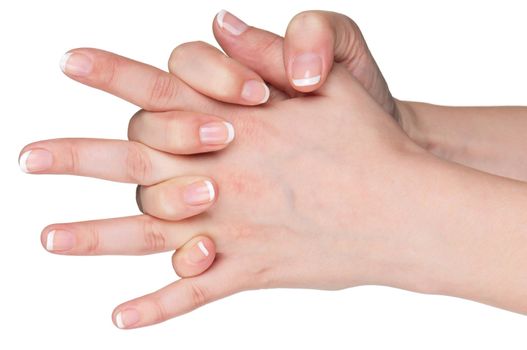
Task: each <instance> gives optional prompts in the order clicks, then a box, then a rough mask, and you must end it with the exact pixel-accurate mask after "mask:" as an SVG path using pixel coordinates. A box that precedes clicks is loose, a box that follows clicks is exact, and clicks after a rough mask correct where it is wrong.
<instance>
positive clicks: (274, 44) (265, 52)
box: [257, 36, 282, 63]
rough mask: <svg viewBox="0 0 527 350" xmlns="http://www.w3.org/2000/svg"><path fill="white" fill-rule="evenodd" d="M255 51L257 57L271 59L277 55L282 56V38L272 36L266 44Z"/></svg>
mask: <svg viewBox="0 0 527 350" xmlns="http://www.w3.org/2000/svg"><path fill="white" fill-rule="evenodd" d="M257 50H258V51H259V54H258V55H257V56H258V57H271V56H273V55H276V54H278V53H279V54H280V55H282V38H281V37H280V36H273V37H272V38H271V39H269V40H268V41H267V42H264V43H262V44H261V45H259V47H258V48H257ZM264 63H265V62H264Z"/></svg>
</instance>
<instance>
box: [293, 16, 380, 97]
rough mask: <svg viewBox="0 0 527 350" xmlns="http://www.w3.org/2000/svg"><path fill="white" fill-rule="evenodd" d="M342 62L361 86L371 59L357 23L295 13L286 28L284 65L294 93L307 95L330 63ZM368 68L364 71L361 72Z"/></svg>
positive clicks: (342, 17) (323, 79) (313, 88)
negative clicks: (298, 92)
mask: <svg viewBox="0 0 527 350" xmlns="http://www.w3.org/2000/svg"><path fill="white" fill-rule="evenodd" d="M334 61H335V62H338V63H340V62H342V63H344V64H345V66H346V67H347V68H348V69H349V70H350V71H351V73H352V74H353V75H354V76H355V78H357V79H358V80H359V81H360V82H361V83H362V84H363V85H365V84H366V83H367V82H368V81H367V80H366V79H371V78H372V77H371V76H364V74H365V72H372V71H373V70H372V69H370V68H371V65H372V64H373V65H374V62H373V59H372V57H371V55H370V53H369V51H368V48H367V45H366V42H365V40H364V38H363V36H362V34H361V31H360V29H359V27H358V26H357V24H355V22H354V21H353V20H351V19H350V18H349V17H347V16H344V15H342V14H340V13H335V12H328V11H305V12H301V13H299V14H297V15H296V16H295V17H294V18H293V19H292V20H291V22H290V23H289V26H288V27H287V31H286V35H285V40H284V62H285V66H286V70H287V76H288V78H289V81H290V82H291V84H292V86H293V87H295V89H296V90H298V91H303V92H310V91H314V90H316V89H318V88H319V87H320V86H322V85H323V84H324V81H325V80H326V77H327V76H328V74H329V72H330V71H331V67H332V65H333V62H334ZM365 68H368V69H365Z"/></svg>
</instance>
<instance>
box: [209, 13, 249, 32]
mask: <svg viewBox="0 0 527 350" xmlns="http://www.w3.org/2000/svg"><path fill="white" fill-rule="evenodd" d="M216 21H218V26H219V27H220V28H221V29H225V30H226V31H228V32H229V33H231V34H232V35H240V34H241V33H243V32H245V31H246V30H247V28H249V27H248V26H247V24H245V23H244V22H243V21H242V20H241V19H239V18H238V17H236V16H234V15H233V14H232V13H230V12H227V11H225V10H221V11H220V12H218V14H217V15H216Z"/></svg>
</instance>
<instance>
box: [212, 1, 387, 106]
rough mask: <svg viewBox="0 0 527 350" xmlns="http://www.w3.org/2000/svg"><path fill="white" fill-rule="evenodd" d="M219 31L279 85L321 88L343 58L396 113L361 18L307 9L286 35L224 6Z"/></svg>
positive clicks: (237, 54) (234, 53)
mask: <svg viewBox="0 0 527 350" xmlns="http://www.w3.org/2000/svg"><path fill="white" fill-rule="evenodd" d="M213 31H214V36H215V37H216V40H217V41H218V43H219V44H220V46H221V47H222V48H223V50H224V51H225V52H226V53H227V54H228V55H229V56H230V57H232V58H234V59H235V60H237V61H238V62H240V63H242V64H243V65H245V66H247V67H249V68H251V69H253V70H254V71H255V72H256V73H258V74H259V75H260V76H261V77H262V78H263V79H264V80H266V81H267V82H269V83H271V84H272V85H273V86H275V87H277V88H278V89H280V90H282V91H285V92H287V93H288V94H289V95H295V94H296V92H298V91H300V92H312V91H315V90H318V89H319V88H320V87H321V86H322V85H323V84H324V82H325V81H326V78H327V76H328V74H329V72H330V71H331V68H332V66H333V63H334V62H338V63H342V64H343V65H344V67H346V69H347V70H348V71H349V72H350V73H351V74H352V75H353V76H354V77H355V79H357V80H358V82H359V83H360V84H361V85H362V86H363V87H364V88H365V89H366V90H367V91H368V92H369V93H370V95H372V97H374V99H375V100H376V102H377V103H379V104H380V105H381V106H383V108H384V109H385V110H386V111H387V112H389V113H390V114H392V113H393V109H394V105H393V98H392V96H391V94H390V91H389V89H388V86H387V84H386V81H385V80H384V78H383V76H382V73H381V72H380V70H379V68H378V66H377V64H376V62H375V60H374V59H373V56H372V55H371V53H370V51H369V49H368V47H367V45H366V41H365V40H364V37H363V36H362V33H361V31H360V29H359V27H358V26H357V24H356V23H355V22H354V21H353V20H351V19H350V18H349V17H346V16H344V15H342V14H339V13H335V12H327V11H306V12H301V13H299V14H297V15H296V16H295V17H294V18H293V19H292V20H291V22H290V23H289V26H288V28H287V32H286V35H285V40H284V39H283V38H282V37H280V36H278V35H276V34H273V33H270V32H268V31H264V30H262V29H258V28H255V27H250V26H248V25H247V24H245V23H244V22H243V21H241V20H240V19H238V18H237V17H235V16H234V15H232V14H231V13H229V12H226V11H224V10H222V11H220V13H218V15H217V16H216V19H215V21H214V25H213Z"/></svg>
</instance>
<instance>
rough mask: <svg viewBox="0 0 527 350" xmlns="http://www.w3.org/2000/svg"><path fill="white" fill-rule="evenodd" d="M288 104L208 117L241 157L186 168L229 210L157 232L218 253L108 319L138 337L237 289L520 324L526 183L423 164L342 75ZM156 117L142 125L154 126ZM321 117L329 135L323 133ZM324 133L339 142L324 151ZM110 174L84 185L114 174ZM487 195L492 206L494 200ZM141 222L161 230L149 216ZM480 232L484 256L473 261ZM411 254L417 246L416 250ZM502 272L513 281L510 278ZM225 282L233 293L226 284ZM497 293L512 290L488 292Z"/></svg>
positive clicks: (340, 70) (217, 157) (149, 196)
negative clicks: (335, 294)
mask: <svg viewBox="0 0 527 350" xmlns="http://www.w3.org/2000/svg"><path fill="white" fill-rule="evenodd" d="M192 48H193V46H192V45H190V46H189V47H187V48H186V50H190V51H191V52H192ZM188 56H189V57H192V56H193V55H188ZM108 57H111V56H108ZM123 62H124V61H123ZM179 62H180V63H181V62H182V61H181V60H180V61H179ZM183 62H184V60H183ZM126 64H130V62H127V63H126ZM143 68H144V67H143ZM91 83H93V81H91ZM92 85H96V84H92ZM153 86H155V84H154V85H153ZM182 86H183V85H182ZM107 91H116V90H112V89H108V90H107ZM178 91H183V93H186V92H187V90H185V89H178ZM116 92H117V93H116V95H120V92H118V91H116ZM121 95H124V94H121ZM287 95H288V94H287V92H284V93H281V94H280V93H278V94H277V95H276V98H272V99H271V101H270V103H269V104H268V106H266V107H255V108H251V109H247V108H233V107H231V106H223V105H218V104H217V103H213V102H211V103H210V104H208V102H207V104H204V105H201V107H202V108H204V109H206V110H208V111H216V112H217V113H218V115H220V116H222V114H223V113H225V112H228V115H223V118H225V119H226V120H229V121H230V122H231V123H232V124H233V125H234V126H235V128H236V131H237V139H236V147H231V148H229V149H226V150H224V151H222V152H219V153H218V154H210V155H207V156H206V157H200V158H196V159H195V160H193V161H192V163H193V164H192V165H191V164H188V166H189V168H188V169H191V171H192V172H193V173H200V174H205V175H209V176H211V174H215V180H216V182H217V186H218V187H219V189H221V206H216V207H214V208H212V209H210V210H209V211H208V212H207V213H206V214H205V215H200V216H198V217H194V218H192V219H187V220H184V221H180V222H177V223H175V222H173V223H169V224H167V226H166V227H163V226H158V227H157V228H158V229H157V230H156V231H155V232H158V235H159V236H160V237H163V239H160V240H162V241H163V240H164V241H166V240H165V238H168V237H165V236H164V232H165V231H167V228H168V226H170V227H173V228H174V230H175V229H181V230H178V231H181V232H184V231H187V232H208V233H209V235H210V237H211V238H212V239H213V240H214V241H215V242H216V244H217V250H218V252H219V253H220V255H219V256H218V259H217V261H216V262H215V263H214V265H213V266H212V268H211V269H209V270H208V271H207V272H206V273H204V274H203V275H201V276H198V277H192V278H187V279H183V280H180V281H178V282H176V283H174V284H172V285H169V286H167V287H165V288H164V289H162V290H160V291H158V292H155V293H153V294H150V295H148V296H145V297H143V298H139V299H136V300H134V301H131V302H129V303H126V304H124V305H121V306H120V307H118V308H117V310H116V312H115V313H114V317H115V315H116V314H117V313H118V312H122V313H125V314H128V315H129V314H130V312H133V311H134V310H135V312H137V313H138V314H139V318H138V319H137V320H136V321H135V323H134V324H131V325H129V327H137V326H144V325H149V324H152V323H155V322H160V321H163V320H165V319H167V318H170V317H174V316H177V315H179V314H181V313H184V312H187V311H189V310H191V309H193V308H195V307H198V306H200V305H202V304H204V303H206V302H210V301H212V300H215V299H217V298H220V297H224V296H226V295H229V294H232V293H235V292H238V291H241V290H247V289H253V288H264V287H309V288H323V289H338V288H345V287H350V286H354V285H360V284H384V285H390V286H395V287H399V288H406V289H410V290H415V291H420V292H428V293H442V294H449V295H456V296H461V297H466V298H470V299H474V300H478V301H482V302H486V303H489V304H493V305H497V306H500V307H506V308H510V309H513V310H515V311H520V312H525V302H524V301H523V298H522V297H521V295H522V291H523V290H525V283H523V282H522V281H523V280H525V279H524V278H523V279H522V278H521V276H518V275H517V274H518V273H519V272H518V271H521V265H522V264H524V263H525V261H524V260H525V258H524V256H525V252H524V251H523V250H522V249H521V248H516V249H515V250H514V251H511V250H510V246H509V245H508V244H510V243H511V242H513V243H514V244H515V245H514V247H521V246H523V245H524V244H522V243H523V240H525V238H524V237H525V229H524V227H525V225H524V223H525V216H524V214H523V213H524V212H525V210H524V209H525V208H523V206H524V204H523V203H524V201H525V196H526V194H527V193H526V189H525V186H524V185H523V184H521V183H518V182H516V181H512V180H506V179H501V178H497V177H494V176H491V175H488V174H483V173H479V172H477V171H474V170H471V169H468V168H465V167H462V166H458V165H455V164H449V163H446V162H443V161H440V160H438V159H437V158H436V157H433V156H432V155H430V154H429V153H427V152H425V151H424V150H423V149H422V148H420V147H418V146H417V145H416V144H415V143H414V142H412V141H411V140H410V139H409V138H407V137H406V135H405V134H404V133H403V132H402V130H401V129H400V128H399V126H398V125H397V124H396V123H395V122H394V119H393V118H391V116H390V115H389V114H388V113H386V111H385V110H384V108H382V107H381V106H379V105H378V103H377V101H376V100H375V99H373V98H372V97H371V93H370V92H369V91H367V90H365V89H364V88H363V86H361V84H359V83H357V81H356V80H355V79H353V78H352V76H351V75H350V74H349V72H348V71H347V70H346V69H345V67H342V66H341V65H337V66H336V67H335V69H334V70H333V71H332V73H330V75H329V77H328V78H327V80H326V84H325V85H324V86H323V87H322V88H321V89H319V90H318V92H317V94H316V95H314V96H310V97H307V98H291V99H289V98H286V97H285V96H287ZM150 96H152V94H150ZM128 97H129V96H128ZM170 97H171V98H172V97H174V96H170ZM125 98H126V97H125ZM129 98H130V97H129ZM159 100H160V101H164V100H163V98H161V99H159ZM173 100H174V101H177V99H173ZM196 100H199V99H198V98H196ZM187 101H188V100H187ZM201 101H204V100H203V99H202V100H201ZM165 102H166V101H165ZM179 103H181V101H179ZM203 106H205V107H203ZM162 108H166V107H160V108H159V110H161V109H162ZM148 113H151V112H148ZM148 113H146V114H143V115H146V116H148V115H152V114H148ZM298 115H302V123H301V124H299V123H298V121H297V119H296V118H297V116H298ZM320 115H324V116H325V120H326V122H325V123H320V118H319V116H320ZM153 130H155V128H154V129H153ZM153 134H154V135H155V132H154V133H153ZM328 134H331V135H335V136H334V137H333V138H332V139H331V140H328V139H327V135H328ZM52 142H53V141H52ZM51 144H52V143H51ZM264 145H265V147H263V146H264ZM306 145H316V146H315V147H309V148H306ZM41 146H43V147H44V146H46V145H41ZM47 146H50V143H48V144H47ZM84 146H87V147H88V148H89V147H90V145H86V144H85V145H84ZM120 146H122V145H120ZM125 147H127V146H125ZM133 147H136V146H133ZM158 147H159V148H162V147H163V145H161V146H159V145H158ZM107 148H108V147H107ZM110 148H111V147H110ZM255 148H256V149H255ZM255 151H257V152H255ZM145 152H150V151H145ZM60 153H61V152H60V151H57V158H58V157H59V155H60ZM148 154H149V155H150V154H151V155H153V154H154V153H148ZM81 161H82V162H83V161H85V159H81ZM163 162H166V163H167V164H168V163H174V164H177V165H178V166H179V167H176V166H172V167H170V166H169V167H168V169H169V170H172V171H173V169H176V168H180V165H181V164H185V165H186V163H184V162H183V163H181V159H180V158H177V157H175V156H174V157H171V158H170V159H169V158H166V159H163ZM152 163H155V161H154V162H152ZM178 163H179V164H178ZM242 165H243V166H242ZM343 165H344V166H343ZM95 166H96V165H95V164H91V167H75V168H74V169H87V168H91V169H94V167H95ZM131 168H133V167H131ZM299 169H300V171H299ZM55 171H56V172H60V169H55ZM106 171H107V172H108V173H104V172H103V171H102V170H98V171H93V172H92V173H90V172H88V171H85V172H84V173H81V175H92V174H96V175H97V176H99V177H103V178H110V177H112V176H116V175H115V174H109V173H110V172H111V171H110V170H106ZM180 171H181V170H180ZM185 171H186V170H185ZM169 172H170V171H167V172H166V175H168V174H169ZM71 173H73V172H71ZM302 174H310V176H307V177H306V176H299V175H302ZM386 174H390V176H389V179H415V180H414V181H411V182H409V181H387V176H386ZM166 175H165V176H166ZM175 175H181V176H186V175H184V174H175ZM175 175H174V176H175ZM165 176H162V177H161V178H163V177H165ZM112 179H116V177H113V178H112ZM144 179H146V180H147V181H143V182H144V183H145V184H150V186H149V187H148V191H147V192H146V193H143V194H142V197H143V199H144V200H145V202H147V203H156V202H159V201H158V200H156V198H159V197H160V196H162V195H163V193H164V192H167V191H169V189H170V188H171V187H172V186H174V185H175V184H177V182H178V180H177V179H175V180H172V179H168V180H165V181H162V182H161V183H158V184H157V185H154V184H153V183H157V182H156V181H159V179H160V178H156V179H155V180H153V179H150V180H149V179H148V177H144ZM350 184H351V185H350ZM460 193H463V195H459V194H460ZM490 193H492V200H488V199H487V198H488V197H491V196H490V195H489V194H490ZM474 198H476V199H478V200H477V201H475V200H474ZM481 198H484V199H483V200H481ZM432 208H433V210H432ZM457 208H463V209H462V210H461V209H459V210H458V209H457ZM143 209H144V210H145V212H147V213H149V214H151V215H152V216H158V215H160V213H162V212H161V211H162V208H161V206H156V205H155V204H147V205H144V208H143ZM489 212H492V213H494V214H495V215H493V217H492V218H488V217H485V219H486V224H487V225H485V226H482V225H481V224H480V223H481V222H485V220H473V219H474V218H477V216H478V215H481V213H489ZM233 213H234V215H233ZM145 217H148V216H145ZM445 217H448V218H449V220H448V222H445V220H444V218H445ZM379 218H382V219H381V220H379ZM145 220H148V221H147V222H149V223H157V224H159V223H161V221H159V222H158V221H157V219H153V218H152V217H148V219H145ZM132 222H134V221H133V219H131V220H130V221H129V222H128V223H132ZM163 223H166V222H164V221H163ZM112 224H114V223H113V222H112ZM478 224H479V225H478ZM91 225H92V226H93V225H96V224H94V223H91ZM131 226H133V225H131ZM144 226H145V225H143V227H144ZM113 228H115V227H113ZM159 228H161V229H159ZM460 228H461V229H460ZM81 230H82V229H81ZM152 231H153V230H152ZM98 232H99V233H102V232H106V234H107V235H110V233H111V232H112V231H111V229H108V228H107V230H106V231H104V230H103V231H100V230H99V231H98ZM476 234H477V243H478V248H479V249H477V250H475V249H470V248H472V246H473V244H474V239H475V237H476V236H475V235H476ZM103 236H104V235H103ZM189 239H190V237H189ZM504 240H505V243H504V242H503V241H504ZM132 241H133V239H132ZM336 242H338V243H336ZM408 242H414V243H413V244H412V245H411V246H408ZM292 248H294V250H293V249H292ZM503 251H508V252H509V254H507V255H506V256H505V254H503ZM467 262H470V263H469V264H467ZM465 265H468V266H466V267H465ZM496 265H498V266H500V268H495V266H496ZM460 266H462V268H460ZM504 266H506V268H507V269H508V271H514V272H516V275H513V276H503V273H502V272H503V267H504ZM482 267H484V268H482ZM452 272H455V273H452ZM430 276H434V278H431V277H430ZM226 279H228V280H229V281H233V282H232V283H231V284H230V285H229V286H225V284H224V283H222V282H224V281H225V280H226ZM497 282H499V285H500V286H505V287H506V288H505V287H503V288H501V287H500V288H497V287H495V288H482V287H486V286H496V285H497V284H496V283H497ZM175 301H177V302H175Z"/></svg>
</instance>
